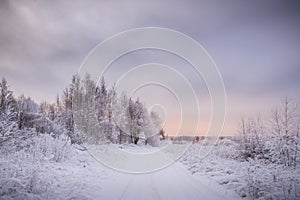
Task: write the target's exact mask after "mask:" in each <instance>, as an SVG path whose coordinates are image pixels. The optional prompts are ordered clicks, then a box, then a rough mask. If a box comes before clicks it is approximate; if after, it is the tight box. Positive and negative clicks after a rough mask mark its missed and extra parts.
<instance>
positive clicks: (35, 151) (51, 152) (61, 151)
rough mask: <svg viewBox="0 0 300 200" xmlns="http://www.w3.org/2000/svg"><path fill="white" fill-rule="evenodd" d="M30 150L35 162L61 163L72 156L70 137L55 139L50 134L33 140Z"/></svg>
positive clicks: (64, 136)
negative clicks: (49, 161)
mask: <svg viewBox="0 0 300 200" xmlns="http://www.w3.org/2000/svg"><path fill="white" fill-rule="evenodd" d="M31 142H32V145H31V148H30V149H29V152H30V153H31V156H32V158H33V160H35V161H44V160H51V161H55V162H61V161H64V160H66V159H68V158H69V157H70V156H71V155H72V146H71V141H70V139H69V137H68V136H66V135H60V136H58V137H57V138H54V137H52V136H50V135H48V134H43V135H40V136H38V137H34V138H33V139H32V141H31Z"/></svg>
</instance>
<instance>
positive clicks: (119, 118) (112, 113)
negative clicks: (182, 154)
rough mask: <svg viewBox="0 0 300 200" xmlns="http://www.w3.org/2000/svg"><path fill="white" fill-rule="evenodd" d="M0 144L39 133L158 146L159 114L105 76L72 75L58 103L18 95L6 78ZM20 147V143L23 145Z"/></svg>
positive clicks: (0, 107)
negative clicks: (110, 84) (120, 90)
mask: <svg viewBox="0 0 300 200" xmlns="http://www.w3.org/2000/svg"><path fill="white" fill-rule="evenodd" d="M0 89H1V91H0V145H4V143H6V142H11V143H13V145H16V147H18V146H19V145H20V144H21V143H20V142H19V141H21V140H22V139H24V138H28V137H30V136H33V135H38V134H43V133H44V134H50V135H51V136H53V137H58V136H60V135H67V136H68V137H69V138H70V140H71V142H72V143H77V144H81V143H83V142H87V143H92V144H99V143H107V142H111V143H135V144H137V143H138V142H139V140H140V142H141V141H143V143H144V144H150V145H153V146H157V145H158V144H159V134H160V133H163V131H162V130H161V120H160V119H159V116H158V115H157V114H156V113H154V112H151V113H149V112H148V111H147V109H146V107H145V105H144V103H143V102H141V101H140V100H139V99H136V100H134V99H132V98H129V97H128V96H127V95H126V94H125V93H123V94H117V92H116V88H115V87H112V88H108V87H107V84H106V82H105V80H104V78H102V79H101V82H100V84H99V85H97V84H96V83H95V81H93V80H92V79H91V77H90V75H88V74H87V75H85V77H83V78H81V77H79V76H78V75H74V76H73V77H72V80H71V83H70V84H69V85H68V86H67V87H66V88H65V90H64V92H63V94H62V95H61V96H59V95H57V98H56V102H55V103H48V102H43V103H40V104H38V103H36V102H35V101H34V100H32V99H31V98H30V97H25V96H24V95H21V96H19V97H17V98H15V97H14V95H13V91H11V90H10V89H9V87H8V83H7V81H6V80H5V78H3V79H2V81H1V83H0ZM20 148H21V147H20Z"/></svg>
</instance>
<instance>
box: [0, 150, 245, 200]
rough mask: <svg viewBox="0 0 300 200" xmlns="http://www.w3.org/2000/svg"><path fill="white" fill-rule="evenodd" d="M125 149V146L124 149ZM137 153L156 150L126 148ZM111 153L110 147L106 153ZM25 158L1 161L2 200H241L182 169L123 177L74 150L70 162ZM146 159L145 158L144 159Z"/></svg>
mask: <svg viewBox="0 0 300 200" xmlns="http://www.w3.org/2000/svg"><path fill="white" fill-rule="evenodd" d="M119 147H120V146H119ZM121 147H122V148H123V149H124V148H125V149H127V150H130V151H132V152H139V151H140V150H141V151H147V153H149V150H151V151H152V150H157V148H155V147H148V146H145V147H139V146H132V145H128V146H126V145H122V146H121ZM105 148H107V147H105ZM25 155H27V153H26V152H19V153H15V154H14V155H11V156H10V157H5V156H4V157H1V159H0V168H1V173H0V199H1V200H2V199H207V200H210V199H240V198H239V197H238V196H237V194H235V193H234V192H233V191H231V190H227V189H225V188H224V187H222V186H220V185H219V184H218V183H217V182H216V181H214V180H212V179H210V178H209V177H208V176H201V177H197V176H193V175H191V173H190V172H189V171H188V170H187V169H186V168H185V167H184V166H183V165H182V164H181V163H180V162H178V161H177V162H175V163H173V164H172V165H170V166H168V167H166V168H164V169H161V170H158V171H155V172H153V173H142V174H132V173H123V172H119V171H116V170H113V169H111V168H108V167H105V166H104V165H103V164H101V163H99V162H98V161H97V160H95V159H94V158H93V157H92V156H91V155H90V154H89V152H88V151H81V150H77V149H74V148H73V147H72V155H71V156H69V158H68V159H67V160H65V161H61V162H54V161H53V160H52V161H51V160H47V159H46V160H40V161H37V162H35V163H34V162H30V159H28V160H27V159H26V160H25V159H22V157H23V158H24V156H25ZM142 155H143V154H142Z"/></svg>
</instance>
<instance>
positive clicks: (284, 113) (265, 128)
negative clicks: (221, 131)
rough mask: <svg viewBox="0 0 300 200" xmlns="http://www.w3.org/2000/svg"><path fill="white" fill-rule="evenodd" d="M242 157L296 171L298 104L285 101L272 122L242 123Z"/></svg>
mask: <svg viewBox="0 0 300 200" xmlns="http://www.w3.org/2000/svg"><path fill="white" fill-rule="evenodd" d="M239 142H240V145H239V150H240V156H241V157H242V158H243V159H245V160H249V159H260V160H264V161H266V162H271V163H277V164H282V165H284V166H287V167H293V168H296V166H297V163H299V161H300V153H299V150H300V110H299V104H298V103H296V102H293V101H291V100H290V99H288V98H285V99H284V100H283V101H282V104H281V106H279V107H277V108H275V109H274V110H273V111H272V113H271V117H270V119H268V120H267V121H262V120H261V119H260V117H257V118H256V119H253V118H252V119H251V118H248V119H242V120H241V122H240V129H239Z"/></svg>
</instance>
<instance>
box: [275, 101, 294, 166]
mask: <svg viewBox="0 0 300 200" xmlns="http://www.w3.org/2000/svg"><path fill="white" fill-rule="evenodd" d="M299 114H300V113H299V105H298V104H297V103H295V102H293V101H291V100H290V99H288V98H285V99H284V100H283V101H282V104H281V107H279V108H276V109H274V111H273V113H272V119H271V128H270V129H271V132H272V134H273V135H272V142H273V143H272V146H271V147H270V148H271V149H270V151H271V154H272V159H273V160H274V161H276V162H280V163H282V164H284V165H285V166H294V167H295V166H296V164H297V158H298V156H299V138H300V137H299V126H300V125H299V124H300V115H299Z"/></svg>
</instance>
